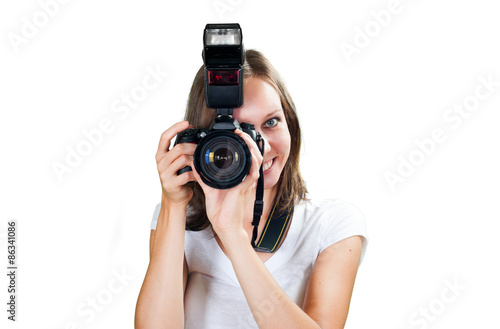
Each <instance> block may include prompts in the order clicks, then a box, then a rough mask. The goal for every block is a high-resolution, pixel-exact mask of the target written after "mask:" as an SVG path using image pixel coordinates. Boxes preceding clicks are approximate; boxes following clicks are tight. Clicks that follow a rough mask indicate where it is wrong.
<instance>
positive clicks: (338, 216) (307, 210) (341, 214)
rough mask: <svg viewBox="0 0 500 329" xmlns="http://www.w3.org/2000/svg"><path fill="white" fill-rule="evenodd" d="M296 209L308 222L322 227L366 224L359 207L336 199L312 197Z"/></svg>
mask: <svg viewBox="0 0 500 329" xmlns="http://www.w3.org/2000/svg"><path fill="white" fill-rule="evenodd" d="M296 209H297V210H298V211H299V213H300V214H302V215H303V216H304V217H305V220H306V221H309V220H314V221H317V222H318V223H317V224H321V225H322V226H329V225H330V226H331V225H335V224H341V223H344V224H346V223H352V224H354V223H358V224H364V223H365V218H364V215H363V213H362V212H361V210H360V209H359V208H358V207H356V206H355V205H354V204H352V203H350V202H347V201H344V200H340V199H336V198H328V197H315V196H312V197H309V198H308V199H307V200H303V201H301V202H300V203H299V204H297V206H296Z"/></svg>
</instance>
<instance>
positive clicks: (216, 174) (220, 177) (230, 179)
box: [194, 131, 251, 189]
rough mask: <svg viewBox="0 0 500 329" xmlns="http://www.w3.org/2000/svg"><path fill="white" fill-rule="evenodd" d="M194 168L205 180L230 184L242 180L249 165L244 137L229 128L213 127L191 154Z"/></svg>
mask: <svg viewBox="0 0 500 329" xmlns="http://www.w3.org/2000/svg"><path fill="white" fill-rule="evenodd" d="M194 164H195V168H196V170H197V171H198V173H200V176H201V178H202V180H203V181H204V182H205V184H207V185H209V186H211V187H215V188H219V189H226V188H231V187H234V186H236V185H238V184H239V183H241V182H242V181H243V179H244V178H245V176H246V175H247V174H248V171H249V170H250V166H251V156H250V150H249V149H248V146H247V145H246V143H245V141H244V140H243V139H242V138H241V137H240V136H238V135H236V134H235V133H233V132H230V131H217V132H213V133H210V134H209V135H208V136H207V137H205V138H204V139H203V140H202V142H201V143H200V144H198V147H197V148H196V151H195V154H194Z"/></svg>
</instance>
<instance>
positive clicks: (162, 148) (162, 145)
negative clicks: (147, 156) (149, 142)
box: [156, 121, 189, 160]
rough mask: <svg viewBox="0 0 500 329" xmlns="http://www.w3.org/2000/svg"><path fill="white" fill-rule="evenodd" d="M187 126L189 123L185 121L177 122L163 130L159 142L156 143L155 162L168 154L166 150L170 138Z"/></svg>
mask: <svg viewBox="0 0 500 329" xmlns="http://www.w3.org/2000/svg"><path fill="white" fill-rule="evenodd" d="M188 125H189V122H187V121H181V122H177V123H176V124H174V125H173V126H171V127H170V128H168V129H167V130H165V131H164V132H163V134H161V137H160V142H159V143H158V151H157V152H156V159H157V160H159V159H160V158H162V157H163V155H165V153H167V152H168V148H169V146H170V141H171V140H172V138H173V137H174V136H175V135H177V134H178V133H180V132H181V131H183V130H185V129H187V128H188Z"/></svg>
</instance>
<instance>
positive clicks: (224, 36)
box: [175, 24, 260, 189]
mask: <svg viewBox="0 0 500 329" xmlns="http://www.w3.org/2000/svg"><path fill="white" fill-rule="evenodd" d="M242 39H243V36H242V34H241V28H240V25H239V24H207V25H206V26H205V30H204V37H203V43H204V48H203V55H202V56H203V60H204V63H205V94H206V104H207V107H208V108H212V109H216V111H217V118H216V119H215V120H214V122H213V123H212V124H211V126H210V127H209V128H208V129H186V130H184V131H182V132H180V133H179V134H177V138H176V141H175V145H177V144H179V143H195V144H198V146H197V147H196V150H195V153H194V159H193V162H194V166H195V168H196V171H197V172H198V173H199V174H200V177H201V179H202V180H203V182H204V183H205V184H207V185H208V186H211V187H213V188H218V189H228V188H231V187H234V186H237V185H238V184H240V183H241V182H242V181H243V180H244V179H245V177H246V175H247V174H248V172H249V171H250V167H251V164H252V157H251V153H250V149H249V148H248V146H247V144H246V142H245V141H244V140H243V139H242V138H241V137H240V136H238V135H237V134H236V133H234V131H235V129H240V130H242V131H243V132H245V133H247V134H248V135H250V136H251V137H252V139H253V140H254V141H255V142H256V143H259V142H260V135H259V134H258V133H256V131H255V128H254V126H253V125H252V124H249V123H244V122H242V123H241V124H240V123H239V122H238V121H237V120H236V119H234V118H233V117H232V114H233V108H237V107H241V105H242V104H243V63H244V59H245V58H244V50H243V43H242ZM190 170H192V168H191V167H189V166H187V167H184V168H182V169H181V170H179V171H178V172H177V174H178V175H180V174H182V173H184V172H186V171H190Z"/></svg>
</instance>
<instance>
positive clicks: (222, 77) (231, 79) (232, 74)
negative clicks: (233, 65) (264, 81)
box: [208, 70, 240, 86]
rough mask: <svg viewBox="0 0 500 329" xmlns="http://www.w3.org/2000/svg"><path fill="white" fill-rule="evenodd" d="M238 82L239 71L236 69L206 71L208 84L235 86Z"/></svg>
mask: <svg viewBox="0 0 500 329" xmlns="http://www.w3.org/2000/svg"><path fill="white" fill-rule="evenodd" d="M239 84H240V72H239V71H238V70H216V71H208V85H209V86H237V85H239Z"/></svg>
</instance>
